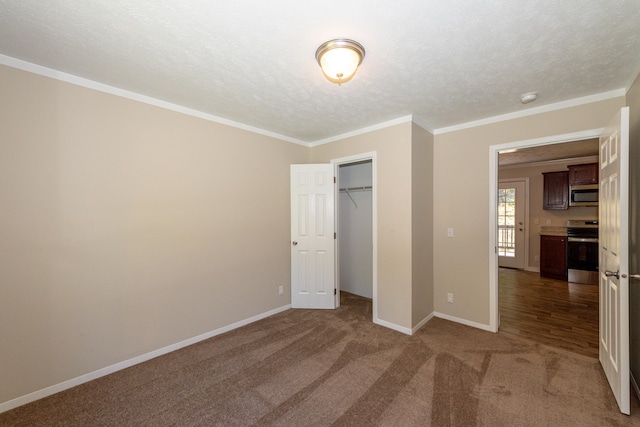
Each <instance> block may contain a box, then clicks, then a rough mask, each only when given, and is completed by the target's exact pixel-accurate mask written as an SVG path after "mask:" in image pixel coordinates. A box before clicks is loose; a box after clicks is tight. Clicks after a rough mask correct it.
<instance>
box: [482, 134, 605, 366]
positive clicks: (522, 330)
mask: <svg viewBox="0 0 640 427" xmlns="http://www.w3.org/2000/svg"><path fill="white" fill-rule="evenodd" d="M593 132H594V133H596V132H597V131H593ZM581 135H582V134H579V136H577V137H576V138H575V140H574V139H573V138H572V137H570V136H568V137H567V139H566V140H560V141H557V142H556V141H553V140H552V139H550V140H549V141H546V142H545V143H544V144H531V145H524V146H522V147H521V148H520V147H518V148H515V147H510V148H508V149H506V150H504V151H502V150H497V151H496V155H497V159H496V160H497V162H496V163H497V164H496V169H497V171H496V172H497V175H498V176H497V178H499V179H497V180H496V181H497V182H496V183H494V185H495V187H494V188H496V190H495V191H496V195H495V205H494V206H495V210H496V216H495V218H496V219H495V225H494V230H495V233H496V234H495V236H496V237H495V239H496V240H495V242H496V249H495V250H496V255H497V256H496V257H495V259H492V261H493V262H495V263H496V264H497V265H495V264H494V265H495V267H496V269H497V271H496V273H497V274H496V276H495V280H496V281H495V282H493V281H492V283H493V284H495V286H496V289H495V291H496V299H497V301H496V306H495V307H496V310H497V311H498V313H496V314H497V315H498V316H499V317H498V319H496V330H498V327H499V330H500V331H502V332H508V333H513V334H517V335H521V336H524V337H527V338H530V339H533V340H536V341H539V342H543V343H545V344H547V345H553V346H556V347H562V348H565V349H568V350H571V351H574V352H577V353H580V354H584V355H589V356H591V357H597V352H598V348H597V347H598V323H597V319H598V293H597V288H594V287H589V285H583V284H574V283H569V282H567V281H566V280H564V281H563V280H554V279H549V278H546V277H541V276H540V267H539V265H540V259H541V255H542V253H541V247H540V243H541V237H540V235H541V231H542V230H543V229H547V228H550V229H551V228H552V229H553V230H554V231H555V229H556V228H558V229H564V230H565V233H566V222H567V220H568V219H569V218H573V217H574V216H575V217H578V218H583V217H584V218H585V219H586V218H587V217H589V218H591V217H592V216H595V217H597V208H587V207H581V208H578V209H576V208H572V210H567V209H565V210H553V211H548V210H544V207H543V199H544V198H543V193H544V191H543V190H544V186H543V181H544V180H543V174H544V173H546V172H549V171H555V170H565V171H566V170H567V165H568V164H575V163H577V162H584V163H586V162H597V153H598V145H597V139H596V140H595V141H592V142H591V145H592V146H593V147H592V148H588V146H589V145H590V144H588V143H586V142H584V140H585V139H593V138H588V137H587V138H584V137H580V136H581ZM559 139H561V138H559ZM536 142H538V141H536ZM593 142H595V144H593ZM578 149H580V150H584V151H580V150H578ZM589 150H592V151H589ZM554 153H555V154H554ZM567 153H570V154H571V155H567ZM574 153H577V154H574ZM551 155H553V156H555V157H547V158H544V156H551ZM503 156H504V158H503ZM510 157H511V158H510ZM509 158H510V159H509ZM507 159H509V160H510V161H511V162H512V163H511V164H508V163H509V161H505V160H507ZM516 159H517V162H516ZM525 160H526V161H525ZM520 179H528V180H529V189H528V195H529V196H528V198H527V212H528V215H527V218H526V220H525V221H523V223H524V224H523V225H524V232H525V234H528V235H529V237H530V241H529V243H528V244H527V249H528V253H527V255H526V260H525V265H524V268H522V269H514V268H513V267H511V265H510V264H508V263H506V264H505V263H504V259H505V258H504V254H508V253H509V250H510V245H509V243H510V241H509V237H510V236H509V235H508V233H510V232H511V230H512V229H515V228H517V227H516V226H518V225H519V221H517V220H515V219H511V218H509V215H510V214H512V213H513V215H514V216H515V212H513V210H514V209H515V205H516V203H515V201H512V199H515V193H517V190H515V191H513V193H514V194H512V193H511V192H510V191H509V190H508V189H509V187H511V185H509V184H508V182H509V181H518V180H520ZM505 189H506V190H505ZM511 204H513V205H514V206H512V205H511ZM492 205H493V203H492ZM501 216H504V218H501ZM505 230H506V231H505ZM492 233H493V231H492ZM501 234H506V235H507V238H502V239H501ZM501 240H505V241H506V243H505V244H503V243H502V242H501ZM565 240H566V235H565ZM503 246H504V248H503ZM563 253H564V252H563ZM492 258H493V257H492ZM504 267H511V268H504Z"/></svg>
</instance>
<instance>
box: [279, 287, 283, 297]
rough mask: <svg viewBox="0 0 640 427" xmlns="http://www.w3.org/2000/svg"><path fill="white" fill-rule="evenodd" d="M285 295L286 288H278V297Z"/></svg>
mask: <svg viewBox="0 0 640 427" xmlns="http://www.w3.org/2000/svg"><path fill="white" fill-rule="evenodd" d="M282 294H284V286H278V295H282Z"/></svg>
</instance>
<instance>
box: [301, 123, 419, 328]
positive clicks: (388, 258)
mask: <svg viewBox="0 0 640 427" xmlns="http://www.w3.org/2000/svg"><path fill="white" fill-rule="evenodd" d="M411 145H412V144H411V123H410V122H407V123H402V124H399V125H396V126H392V127H388V128H385V129H381V130H377V131H374V132H370V133H367V134H363V135H357V136H353V137H349V138H346V139H343V140H340V141H336V142H332V143H329V144H323V145H319V146H317V147H313V148H312V149H311V162H312V163H323V162H329V161H331V160H333V159H339V158H342V157H348V156H353V155H356V154H362V153H367V152H371V151H375V152H376V153H377V154H376V161H377V166H376V167H377V180H376V182H374V183H373V185H374V187H376V188H377V197H378V199H377V212H378V217H377V220H378V228H377V234H378V235H377V239H378V240H377V242H378V254H377V258H378V293H377V301H378V318H379V319H381V320H383V321H386V322H390V323H393V324H395V325H398V326H401V327H405V328H411V309H410V307H411V292H412V289H411V277H412V270H411V250H412V248H411V148H412V147H411Z"/></svg>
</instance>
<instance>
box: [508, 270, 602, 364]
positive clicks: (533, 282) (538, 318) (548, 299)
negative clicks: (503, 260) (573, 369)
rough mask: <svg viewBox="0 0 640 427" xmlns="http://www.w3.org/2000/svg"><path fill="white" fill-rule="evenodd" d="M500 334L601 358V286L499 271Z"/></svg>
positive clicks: (527, 273)
mask: <svg viewBox="0 0 640 427" xmlns="http://www.w3.org/2000/svg"><path fill="white" fill-rule="evenodd" d="M499 290H500V295H499V301H500V332H506V333H510V334H516V335H520V336H523V337H526V338H529V339H532V340H535V341H538V342H541V343H543V344H546V345H551V346H555V347H560V348H563V349H566V350H570V351H573V352H575V353H580V354H583V355H585V356H591V357H595V358H597V357H598V315H599V314H598V286H596V285H582V284H577V283H568V282H564V281H561V280H554V279H546V278H543V277H540V275H539V274H538V273H534V272H529V271H522V270H512V269H508V268H500V273H499Z"/></svg>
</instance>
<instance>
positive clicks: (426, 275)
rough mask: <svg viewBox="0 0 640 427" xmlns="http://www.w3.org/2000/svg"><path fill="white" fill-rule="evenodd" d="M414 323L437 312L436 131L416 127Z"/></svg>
mask: <svg viewBox="0 0 640 427" xmlns="http://www.w3.org/2000/svg"><path fill="white" fill-rule="evenodd" d="M411 137H412V151H411V193H412V200H411V228H412V240H411V248H412V297H411V303H412V304H411V313H412V319H411V322H412V327H415V326H416V325H417V324H419V323H420V322H421V321H422V320H424V319H425V318H426V317H427V316H429V315H430V314H431V313H433V135H432V134H431V133H429V132H427V131H426V130H424V129H422V128H421V127H420V126H417V125H416V124H414V125H413V127H412V133H411Z"/></svg>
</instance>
